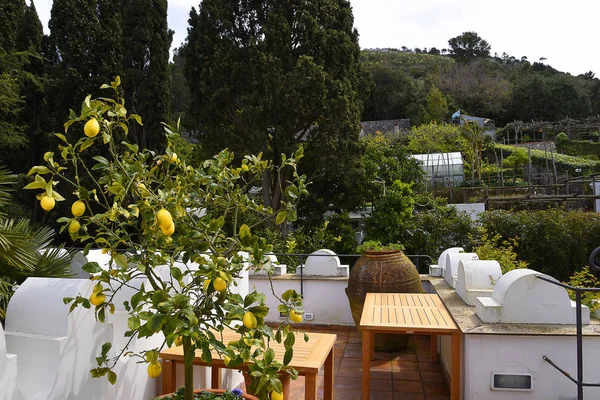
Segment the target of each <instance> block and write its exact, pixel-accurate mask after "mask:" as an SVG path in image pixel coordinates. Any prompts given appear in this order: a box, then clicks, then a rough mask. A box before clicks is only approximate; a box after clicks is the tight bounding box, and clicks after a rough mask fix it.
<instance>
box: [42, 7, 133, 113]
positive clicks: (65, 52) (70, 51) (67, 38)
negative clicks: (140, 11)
mask: <svg viewBox="0 0 600 400" xmlns="http://www.w3.org/2000/svg"><path fill="white" fill-rule="evenodd" d="M49 26H50V38H49V52H50V53H51V54H49V55H48V59H49V60H54V61H55V63H56V64H55V65H54V67H53V71H52V74H51V77H50V78H51V80H52V92H53V93H54V95H55V98H54V99H53V101H52V104H53V107H54V108H56V109H57V111H58V113H59V114H58V116H57V123H56V124H57V125H58V124H60V122H59V121H63V120H64V117H65V116H66V115H67V114H68V110H69V109H70V108H73V107H75V106H78V105H79V104H80V103H81V101H82V100H83V99H84V98H85V96H86V95H87V94H90V93H91V94H93V95H97V94H99V93H100V92H99V87H100V85H101V84H103V83H107V82H110V80H111V79H113V78H114V76H115V75H117V74H119V73H120V60H121V57H122V55H121V35H120V31H121V28H120V26H121V18H120V12H119V0H54V3H53V4H52V11H51V17H50V23H49Z"/></svg>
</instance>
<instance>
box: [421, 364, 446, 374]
mask: <svg viewBox="0 0 600 400" xmlns="http://www.w3.org/2000/svg"><path fill="white" fill-rule="evenodd" d="M419 368H420V369H421V371H431V372H440V371H441V370H442V368H441V367H440V364H439V363H435V364H434V363H432V362H419Z"/></svg>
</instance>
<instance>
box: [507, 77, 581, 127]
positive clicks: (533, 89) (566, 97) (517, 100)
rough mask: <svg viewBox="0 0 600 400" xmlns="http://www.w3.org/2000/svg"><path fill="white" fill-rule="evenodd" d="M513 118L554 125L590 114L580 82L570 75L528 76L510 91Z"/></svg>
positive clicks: (518, 79) (518, 78)
mask: <svg viewBox="0 0 600 400" xmlns="http://www.w3.org/2000/svg"><path fill="white" fill-rule="evenodd" d="M512 105H513V109H514V114H515V118H518V119H521V120H527V119H534V120H547V121H555V120H560V119H564V118H566V117H569V118H582V117H586V116H588V115H590V114H591V112H592V109H591V100H590V94H589V92H588V91H587V88H586V87H585V86H584V84H583V82H582V81H581V80H580V79H578V78H577V77H574V76H571V75H569V74H541V73H527V74H521V75H519V76H518V77H517V79H516V80H515V83H514V87H513V104H512Z"/></svg>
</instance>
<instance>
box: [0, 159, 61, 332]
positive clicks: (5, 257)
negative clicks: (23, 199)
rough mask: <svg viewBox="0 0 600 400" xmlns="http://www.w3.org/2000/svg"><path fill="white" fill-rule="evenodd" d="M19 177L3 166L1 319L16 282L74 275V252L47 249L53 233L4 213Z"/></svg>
mask: <svg viewBox="0 0 600 400" xmlns="http://www.w3.org/2000/svg"><path fill="white" fill-rule="evenodd" d="M15 178H16V177H15V176H14V175H12V174H10V173H9V172H8V170H6V169H5V168H2V167H0V321H4V317H5V316H6V308H7V307H8V302H9V301H10V298H11V297H12V295H13V293H14V290H15V288H16V286H17V285H19V284H21V283H23V281H25V279H27V278H29V277H48V278H65V277H70V276H71V271H70V264H71V257H72V252H70V251H66V250H65V249H63V248H62V247H57V248H54V249H51V250H50V249H46V248H47V247H48V246H49V245H50V243H51V242H52V240H53V239H54V232H53V231H52V230H51V229H49V228H46V227H42V228H34V227H33V226H32V225H31V223H30V222H29V220H28V219H19V220H15V219H12V218H9V217H8V216H7V215H6V214H4V212H3V211H4V210H6V208H7V207H8V204H9V203H10V202H11V198H12V197H11V193H10V192H11V191H12V190H13V186H14V185H15V182H16V179H15Z"/></svg>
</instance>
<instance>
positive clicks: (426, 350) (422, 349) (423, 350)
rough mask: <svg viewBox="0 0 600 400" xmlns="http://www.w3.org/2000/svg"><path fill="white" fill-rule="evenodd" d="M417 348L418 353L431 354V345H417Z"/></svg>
mask: <svg viewBox="0 0 600 400" xmlns="http://www.w3.org/2000/svg"><path fill="white" fill-rule="evenodd" d="M415 349H416V352H417V354H431V347H429V346H427V347H423V346H417V347H416V348H415Z"/></svg>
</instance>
